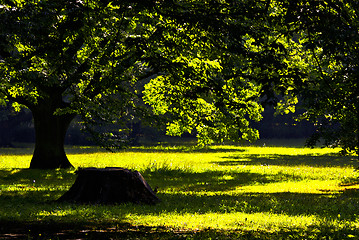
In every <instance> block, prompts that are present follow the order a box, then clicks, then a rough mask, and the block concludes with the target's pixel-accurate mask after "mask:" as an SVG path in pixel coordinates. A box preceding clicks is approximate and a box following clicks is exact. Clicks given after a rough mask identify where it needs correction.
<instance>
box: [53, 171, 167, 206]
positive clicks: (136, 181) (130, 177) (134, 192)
mask: <svg viewBox="0 0 359 240" xmlns="http://www.w3.org/2000/svg"><path fill="white" fill-rule="evenodd" d="M77 175H78V176H77V178H76V181H75V183H74V184H73V185H72V187H71V188H70V190H69V191H67V192H66V193H65V194H64V195H62V197H60V198H59V199H58V201H59V202H63V201H66V202H74V203H84V204H89V203H90V204H119V203H127V202H132V203H141V204H155V203H158V202H160V200H159V199H158V198H157V196H156V195H155V192H154V191H153V190H152V189H151V187H150V185H148V183H147V182H146V181H145V179H144V178H143V177H142V175H141V174H140V173H139V172H138V171H131V170H128V169H125V168H102V169H98V168H84V169H79V170H78V171H77Z"/></svg>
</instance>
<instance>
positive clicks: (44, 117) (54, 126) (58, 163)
mask: <svg viewBox="0 0 359 240" xmlns="http://www.w3.org/2000/svg"><path fill="white" fill-rule="evenodd" d="M32 114H33V118H34V126H35V137H36V141H35V149H34V154H33V156H32V159H31V163H30V168H36V169H56V168H69V167H72V165H71V163H70V162H69V160H68V159H67V156H66V153H65V149H64V141H65V135H66V132H67V129H68V127H69V125H70V123H71V121H72V120H73V119H74V117H75V116H76V115H74V114H63V115H54V111H51V108H50V110H48V109H46V108H37V109H32Z"/></svg>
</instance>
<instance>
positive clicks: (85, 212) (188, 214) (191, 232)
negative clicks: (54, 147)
mask: <svg viewBox="0 0 359 240" xmlns="http://www.w3.org/2000/svg"><path fill="white" fill-rule="evenodd" d="M268 146H270V147H268ZM338 151H339V150H338V149H326V148H315V149H308V148H302V147H298V146H294V145H292V147H277V146H274V145H272V144H270V143H267V144H266V147H263V145H262V143H261V147H259V146H245V147H243V146H242V147H241V146H229V145H228V146H227V145H222V146H212V147H208V148H206V149H195V148H193V147H190V146H187V147H185V146H177V147H170V146H167V147H166V146H157V147H138V148H131V149H127V150H124V151H121V152H117V153H107V152H104V151H101V150H99V149H96V148H91V147H69V148H68V149H67V152H68V157H69V159H70V161H71V163H72V164H73V165H74V166H75V167H76V168H77V167H108V166H118V167H126V168H130V169H133V170H138V171H140V172H141V174H142V175H143V176H144V177H145V179H146V180H147V181H148V183H149V184H150V185H151V186H152V187H158V193H157V196H158V197H159V198H160V199H161V200H162V202H161V203H159V204H157V205H154V206H146V205H134V204H122V205H111V206H102V205H75V204H67V203H61V204H59V203H55V202H54V200H56V199H57V198H59V197H60V196H61V195H62V194H63V193H64V192H65V191H67V190H68V189H69V187H70V186H71V185H72V183H73V182H74V180H75V178H76V175H75V173H74V171H75V170H74V169H72V170H51V171H50V170H46V171H44V170H42V171H41V170H28V169H26V168H27V167H28V166H29V161H30V159H31V149H0V206H1V208H0V238H1V236H2V235H1V234H3V236H10V235H9V234H12V235H11V236H13V237H14V236H15V237H16V236H19V237H35V238H42V239H48V238H53V239H63V238H64V239H66V238H67V237H69V236H71V238H83V237H84V236H86V238H87V239H99V238H103V239H110V238H111V239H124V238H125V239H126V238H127V239H210V238H212V239H216V238H217V239H359V230H358V229H359V211H358V209H359V192H358V191H357V190H356V189H357V187H358V188H359V185H358V184H359V181H358V173H357V172H356V171H354V168H355V167H357V162H356V160H355V158H356V156H349V157H343V156H340V155H339V154H338ZM44 226H45V227H44ZM45 228H46V229H50V230H48V231H46V230H44V229H45ZM5 233H7V234H8V235H5ZM15 233H16V234H18V235H16V234H15Z"/></svg>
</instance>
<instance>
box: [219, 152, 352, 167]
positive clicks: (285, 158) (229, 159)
mask: <svg viewBox="0 0 359 240" xmlns="http://www.w3.org/2000/svg"><path fill="white" fill-rule="evenodd" d="M222 158H223V159H226V160H224V161H217V162H212V163H215V164H218V165H221V166H238V165H268V166H269V165H274V166H312V167H344V166H353V167H357V166H358V165H359V163H358V161H357V159H354V157H353V156H340V155H339V154H322V155H311V154H304V155H282V154H270V155H261V154H250V155H249V154H246V155H241V154H236V155H229V156H225V157H222Z"/></svg>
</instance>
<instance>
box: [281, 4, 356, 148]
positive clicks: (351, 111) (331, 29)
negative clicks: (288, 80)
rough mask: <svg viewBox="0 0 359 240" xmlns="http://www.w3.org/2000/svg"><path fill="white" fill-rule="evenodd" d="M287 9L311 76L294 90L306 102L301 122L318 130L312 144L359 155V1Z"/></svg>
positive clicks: (287, 22)
mask: <svg viewBox="0 0 359 240" xmlns="http://www.w3.org/2000/svg"><path fill="white" fill-rule="evenodd" d="M282 7H283V9H286V10H285V11H286V14H285V16H286V17H285V18H284V22H283V25H285V26H287V28H288V29H289V30H290V32H292V33H293V37H295V38H296V39H297V41H298V43H299V45H298V56H300V57H301V59H302V60H304V62H302V66H303V69H302V71H303V73H305V75H306V76H307V77H306V78H303V79H302V80H301V81H298V82H296V86H295V87H294V88H293V89H295V90H297V91H298V93H299V94H300V95H301V96H302V98H303V100H304V108H305V109H306V111H305V112H304V114H302V116H301V117H300V118H301V119H306V120H309V121H312V122H314V123H316V126H317V130H316V132H315V134H313V135H312V137H311V138H310V139H309V141H308V145H310V146H314V145H315V144H316V143H317V142H318V141H320V140H324V144H325V145H326V146H340V147H342V149H343V153H347V152H351V151H353V152H356V153H357V154H358V146H359V140H358V129H359V122H358V115H359V113H358V106H359V87H358V79H359V52H358V43H359V18H358V17H359V12H358V9H359V3H358V2H357V1H331V0H324V1H288V2H285V3H284V4H283V5H282Z"/></svg>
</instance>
